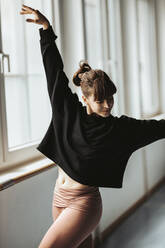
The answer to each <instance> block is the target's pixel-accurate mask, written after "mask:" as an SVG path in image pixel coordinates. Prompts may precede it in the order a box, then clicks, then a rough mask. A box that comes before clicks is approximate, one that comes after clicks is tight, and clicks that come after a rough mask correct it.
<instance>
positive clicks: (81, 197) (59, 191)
mask: <svg viewBox="0 0 165 248" xmlns="http://www.w3.org/2000/svg"><path fill="white" fill-rule="evenodd" d="M53 206H56V207H63V208H66V207H68V208H73V209H77V210H80V211H83V212H88V213H89V211H98V210H100V211H102V199H101V194H100V191H99V187H95V186H89V188H85V189H64V188H62V187H60V186H59V185H58V184H56V185H55V188H54V195H53Z"/></svg>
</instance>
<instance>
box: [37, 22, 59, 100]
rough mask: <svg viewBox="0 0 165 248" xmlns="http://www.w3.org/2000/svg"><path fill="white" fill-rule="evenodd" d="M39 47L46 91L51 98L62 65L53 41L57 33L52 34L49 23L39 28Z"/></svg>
mask: <svg viewBox="0 0 165 248" xmlns="http://www.w3.org/2000/svg"><path fill="white" fill-rule="evenodd" d="M39 33H40V38H41V39H40V48H41V54H42V59H43V64H44V68H45V73H46V78H47V85H48V92H49V96H50V98H51V96H52V91H53V86H54V83H55V79H56V77H57V73H58V71H63V68H64V65H63V61H62V58H61V55H60V53H59V50H58V48H57V45H56V43H55V40H56V39H57V35H55V34H54V31H53V28H52V26H51V25H49V26H48V28H47V29H43V28H40V29H39Z"/></svg>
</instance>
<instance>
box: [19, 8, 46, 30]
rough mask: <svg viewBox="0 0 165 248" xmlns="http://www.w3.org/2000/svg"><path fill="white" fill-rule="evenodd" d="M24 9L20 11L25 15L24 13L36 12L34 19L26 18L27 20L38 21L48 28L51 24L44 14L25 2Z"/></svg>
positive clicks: (37, 22)
mask: <svg viewBox="0 0 165 248" xmlns="http://www.w3.org/2000/svg"><path fill="white" fill-rule="evenodd" d="M22 6H23V7H22V11H20V14H21V15H24V14H34V17H35V18H34V19H29V18H28V19H26V21H27V22H33V23H36V24H41V25H43V27H44V29H47V28H48V27H49V25H50V23H49V21H48V19H47V18H46V17H45V16H44V15H43V14H41V12H40V11H39V10H35V9H33V8H30V7H28V6H26V5H24V4H22Z"/></svg>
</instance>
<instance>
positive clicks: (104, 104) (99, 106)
mask: <svg viewBox="0 0 165 248" xmlns="http://www.w3.org/2000/svg"><path fill="white" fill-rule="evenodd" d="M82 98H83V100H84V102H85V103H86V106H87V113H88V114H91V113H93V112H95V113H97V114H98V115H101V116H103V117H107V116H109V115H110V113H111V109H112V107H113V104H114V97H113V95H112V96H109V98H108V99H104V100H102V101H94V95H93V94H92V95H91V96H90V97H88V98H86V97H84V96H82Z"/></svg>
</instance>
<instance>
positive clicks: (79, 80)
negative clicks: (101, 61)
mask: <svg viewBox="0 0 165 248" xmlns="http://www.w3.org/2000/svg"><path fill="white" fill-rule="evenodd" d="M79 67H80V68H79V69H78V71H76V72H75V73H74V75H73V78H72V80H73V83H74V84H75V85H76V86H81V90H82V93H83V95H84V96H85V97H86V98H88V97H89V96H91V95H92V94H94V101H100V100H103V99H107V98H108V97H109V96H111V95H113V94H115V93H116V92H117V88H116V86H115V84H114V83H113V82H112V80H111V79H110V78H109V76H108V75H107V74H106V73H105V72H104V71H102V70H99V69H95V70H94V69H92V68H91V67H90V65H89V64H88V62H87V61H86V60H80V62H79Z"/></svg>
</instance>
